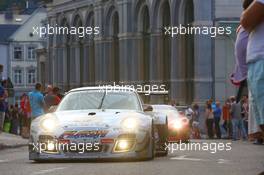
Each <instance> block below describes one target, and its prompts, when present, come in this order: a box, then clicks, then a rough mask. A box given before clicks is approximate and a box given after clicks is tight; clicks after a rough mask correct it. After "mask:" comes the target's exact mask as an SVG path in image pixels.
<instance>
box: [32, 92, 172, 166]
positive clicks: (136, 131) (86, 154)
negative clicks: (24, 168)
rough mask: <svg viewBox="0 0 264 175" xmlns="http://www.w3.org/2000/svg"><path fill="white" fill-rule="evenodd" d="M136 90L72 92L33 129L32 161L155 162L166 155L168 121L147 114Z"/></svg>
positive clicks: (42, 117)
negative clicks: (144, 160) (158, 153)
mask: <svg viewBox="0 0 264 175" xmlns="http://www.w3.org/2000/svg"><path fill="white" fill-rule="evenodd" d="M151 110H152V108H151V106H144V105H143V104H142V101H141V99H140V97H139V95H138V94H137V92H136V91H135V90H134V89H131V88H124V87H123V88H120V87H118V90H116V89H115V90H113V88H109V87H108V88H107V87H89V88H79V89H74V90H71V91H70V92H69V93H67V95H66V96H65V97H64V98H63V100H62V102H61V103H60V104H59V106H58V107H56V109H55V110H54V111H53V112H52V113H48V114H45V115H43V116H40V117H38V118H36V119H34V120H33V121H32V123H31V130H30V143H29V159H30V160H35V161H48V160H68V159H105V158H118V159H128V158H132V159H146V160H147V159H153V158H154V156H155V153H156V152H160V153H162V154H163V155H167V151H166V149H165V144H166V142H167V133H168V131H167V130H168V122H167V117H166V115H164V116H162V115H159V116H154V115H150V114H149V113H147V111H148V112H149V111H151Z"/></svg>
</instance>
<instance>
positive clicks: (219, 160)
mask: <svg viewBox="0 0 264 175" xmlns="http://www.w3.org/2000/svg"><path fill="white" fill-rule="evenodd" d="M170 159H171V160H186V161H195V162H212V160H209V159H199V158H191V157H187V155H183V156H176V157H171V158H170ZM216 162H217V163H219V164H230V160H226V159H217V161H216Z"/></svg>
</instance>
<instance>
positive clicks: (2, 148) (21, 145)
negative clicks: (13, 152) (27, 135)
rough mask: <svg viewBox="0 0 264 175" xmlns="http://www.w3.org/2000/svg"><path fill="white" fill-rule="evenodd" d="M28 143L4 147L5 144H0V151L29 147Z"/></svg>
mask: <svg viewBox="0 0 264 175" xmlns="http://www.w3.org/2000/svg"><path fill="white" fill-rule="evenodd" d="M27 145H28V143H24V144H16V145H4V144H0V151H1V150H4V149H14V148H20V147H24V146H27Z"/></svg>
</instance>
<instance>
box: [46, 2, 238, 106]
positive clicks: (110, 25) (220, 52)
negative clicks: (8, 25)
mask: <svg viewBox="0 0 264 175" xmlns="http://www.w3.org/2000/svg"><path fill="white" fill-rule="evenodd" d="M241 11H242V7H241V1H240V0H75V1H71V0H53V2H52V3H51V4H50V8H49V11H48V23H49V24H50V25H52V26H56V25H59V26H69V27H71V26H73V27H78V26H93V27H95V26H96V27H99V28H100V34H99V35H92V36H89V37H85V38H78V37H76V36H73V35H49V41H48V53H47V54H48V56H47V60H46V62H45V68H46V71H45V76H42V77H46V81H45V82H46V83H47V84H48V83H51V84H54V85H56V86H59V87H60V88H62V89H64V90H65V91H67V90H69V89H71V88H75V87H80V86H91V85H100V84H112V83H113V82H116V83H120V84H142V85H144V84H156V85H160V84H165V85H166V88H167V89H168V90H169V97H170V99H176V101H177V102H179V103H182V104H190V103H193V102H198V103H199V102H200V103H203V102H204V101H205V100H207V99H208V98H217V99H219V100H221V101H223V100H224V99H225V98H226V97H227V96H229V95H234V93H235V92H236V89H235V88H233V87H232V85H231V84H230V83H229V74H230V73H231V72H232V67H233V65H234V58H233V57H234V56H233V50H234V42H233V41H234V40H235V34H234V35H230V36H217V37H216V38H212V37H210V36H201V35H178V36H176V37H173V38H172V37H169V36H167V35H165V34H164V33H165V32H164V27H167V26H179V25H180V24H182V25H188V24H190V25H192V26H198V27H199V26H208V27H210V26H225V25H230V26H232V27H233V28H232V29H233V30H234V31H235V28H236V27H237V25H238V22H239V16H240V13H241ZM233 33H235V32H233ZM150 100H152V101H155V102H161V101H162V100H164V99H159V98H158V99H157V98H155V97H153V96H152V97H150ZM160 100H161V101H160Z"/></svg>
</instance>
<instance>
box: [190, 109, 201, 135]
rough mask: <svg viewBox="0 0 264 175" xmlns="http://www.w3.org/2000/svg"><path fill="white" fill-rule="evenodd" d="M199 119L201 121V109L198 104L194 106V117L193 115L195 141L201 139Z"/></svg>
mask: <svg viewBox="0 0 264 175" xmlns="http://www.w3.org/2000/svg"><path fill="white" fill-rule="evenodd" d="M199 119H200V109H199V105H198V104H194V105H193V115H192V121H193V122H192V132H193V138H194V139H200V138H201V136H200V129H199Z"/></svg>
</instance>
